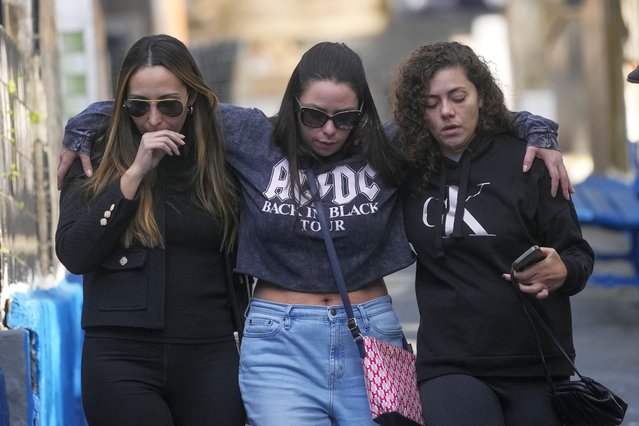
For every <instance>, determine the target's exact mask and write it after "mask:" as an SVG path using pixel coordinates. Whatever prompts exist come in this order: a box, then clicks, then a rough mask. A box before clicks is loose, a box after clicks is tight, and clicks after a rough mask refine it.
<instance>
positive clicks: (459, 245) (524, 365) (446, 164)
mask: <svg viewBox="0 0 639 426" xmlns="http://www.w3.org/2000/svg"><path fill="white" fill-rule="evenodd" d="M525 150H526V145H525V143H524V142H523V141H520V140H519V139H516V138H514V137H512V136H509V135H505V134H504V135H498V136H491V137H487V136H477V137H476V138H475V139H474V140H473V141H472V143H471V144H470V146H469V148H468V149H467V150H466V151H465V152H464V154H463V155H462V157H461V159H460V160H459V162H456V161H453V160H451V159H448V158H444V159H443V161H442V165H441V168H440V171H439V174H437V175H435V176H434V177H433V179H432V180H431V183H430V185H429V186H428V187H427V188H424V189H421V190H419V191H417V192H418V193H417V194H416V193H415V191H410V190H409V191H406V192H407V195H405V198H404V218H405V226H406V233H407V235H408V238H409V240H410V242H411V244H412V245H413V248H414V250H415V251H416V253H417V256H418V262H417V275H416V292H417V302H418V306H419V311H420V315H421V320H420V326H419V332H418V341H417V358H418V360H417V370H418V380H420V381H422V380H426V379H429V378H433V377H436V376H440V375H443V374H449V373H463V374H470V375H475V376H543V374H544V373H543V369H542V366H541V362H540V360H539V354H538V351H537V348H536V344H535V338H534V335H533V333H532V329H531V326H530V324H529V323H528V320H527V318H526V316H525V314H524V313H523V311H522V308H521V304H520V302H519V300H518V299H517V296H516V294H515V293H514V291H515V290H514V289H513V287H512V285H511V284H510V283H509V282H506V281H504V280H503V279H502V278H501V274H502V273H504V272H509V271H510V265H511V264H512V262H513V260H515V259H516V258H517V257H518V256H519V255H520V254H521V253H523V252H524V251H525V250H526V249H527V248H528V247H530V246H531V245H533V244H537V245H540V246H547V247H553V248H555V250H557V252H558V253H559V255H560V256H561V258H562V260H563V261H564V263H565V265H566V268H567V270H568V275H567V278H566V281H565V284H564V285H563V286H562V287H561V288H560V289H559V290H557V291H554V292H552V293H551V294H550V296H549V297H548V298H547V299H544V300H537V299H535V298H534V296H531V297H530V301H531V302H532V303H533V304H534V305H535V306H536V308H537V309H538V311H539V312H540V314H541V315H542V316H543V317H544V319H545V320H546V321H547V322H548V324H549V326H550V327H551V328H552V330H553V331H554V333H555V335H556V336H557V338H558V339H559V340H560V342H561V343H562V344H563V345H564V348H565V349H566V351H567V352H569V354H571V356H573V357H574V347H573V343H572V320H571V310H570V301H569V296H570V295H573V294H575V293H577V292H579V291H581V290H582V289H583V288H584V286H585V284H586V281H587V279H588V277H589V275H590V273H591V272H592V266H593V261H594V254H593V251H592V249H591V247H590V246H589V244H588V243H587V242H586V241H585V240H584V239H583V238H582V235H581V229H580V226H579V222H578V219H577V216H576V213H575V209H574V207H573V205H572V202H569V201H566V200H565V199H563V198H562V197H561V196H557V197H556V198H552V197H551V195H550V177H549V175H548V171H547V170H546V168H545V166H544V164H543V163H542V162H541V161H539V160H535V162H534V164H533V166H532V168H531V170H530V171H529V172H528V173H525V174H524V173H522V170H521V167H522V162H523V157H524V154H525ZM411 192H412V194H411ZM541 337H542V344H543V346H544V351H545V353H546V354H547V361H548V366H549V368H550V371H551V374H553V375H562V376H568V375H570V374H571V373H572V370H571V367H570V365H569V364H568V363H567V362H566V361H565V359H562V358H563V357H562V356H561V355H560V354H559V353H558V351H557V349H556V348H555V347H554V346H553V345H552V343H550V342H549V341H548V340H546V339H545V336H541Z"/></svg>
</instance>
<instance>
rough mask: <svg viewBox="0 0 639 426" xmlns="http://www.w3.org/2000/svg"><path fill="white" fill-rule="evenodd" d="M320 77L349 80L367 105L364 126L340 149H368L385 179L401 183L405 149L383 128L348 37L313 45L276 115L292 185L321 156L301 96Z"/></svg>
mask: <svg viewBox="0 0 639 426" xmlns="http://www.w3.org/2000/svg"><path fill="white" fill-rule="evenodd" d="M315 81H333V82H336V83H346V84H348V85H349V86H351V87H352V88H353V90H354V91H355V94H356V95H357V100H358V102H359V105H360V106H361V107H362V118H361V120H360V123H359V126H358V127H356V128H355V129H353V130H351V133H350V135H349V136H348V139H347V141H346V143H345V145H344V147H343V148H342V152H340V153H339V155H340V156H342V155H351V154H352V155H358V154H359V155H362V156H363V157H364V158H365V159H366V160H367V161H368V162H369V163H370V164H371V166H372V167H373V168H374V169H375V170H376V171H377V172H378V173H380V174H381V175H382V177H383V178H384V179H386V180H387V181H388V182H389V183H391V184H393V185H398V184H399V182H400V179H399V177H400V176H401V173H400V170H401V165H400V158H401V154H400V151H399V149H397V147H396V146H394V145H393V144H391V142H390V140H389V139H388V137H387V136H386V134H385V132H384V129H383V128H382V124H381V121H380V118H379V115H378V113H377V109H376V107H375V103H374V102H373V96H372V95H371V91H370V88H369V86H368V82H367V81H366V75H365V73H364V66H363V64H362V60H361V58H360V57H359V55H358V54H357V53H355V52H354V51H353V50H351V49H350V48H349V47H348V46H346V45H345V44H343V43H332V42H322V43H318V44H316V45H315V46H313V47H311V48H310V49H309V50H308V51H307V52H306V53H304V55H303V56H302V59H300V62H299V63H298V64H297V66H296V67H295V70H293V74H292V75H291V78H290V80H289V82H288V86H287V87H286V91H285V92H284V97H283V99H282V104H281V106H280V109H279V112H278V113H277V114H276V115H275V117H274V122H275V128H274V130H273V141H274V143H275V144H276V145H277V146H278V147H279V148H280V149H282V151H283V152H284V153H285V154H286V157H287V159H288V162H289V167H290V182H291V185H292V188H297V189H299V188H300V182H299V170H300V169H301V168H304V167H306V166H307V165H308V162H309V160H311V161H312V160H318V158H317V157H316V156H315V154H314V153H313V152H312V150H311V149H310V147H308V146H307V145H306V144H305V143H303V142H302V141H303V138H302V132H301V129H300V124H299V122H298V116H299V106H298V104H297V101H296V98H299V97H300V96H301V95H302V93H303V92H304V91H305V90H306V89H307V88H308V86H309V85H310V84H311V83H312V82H315ZM300 193H301V192H300Z"/></svg>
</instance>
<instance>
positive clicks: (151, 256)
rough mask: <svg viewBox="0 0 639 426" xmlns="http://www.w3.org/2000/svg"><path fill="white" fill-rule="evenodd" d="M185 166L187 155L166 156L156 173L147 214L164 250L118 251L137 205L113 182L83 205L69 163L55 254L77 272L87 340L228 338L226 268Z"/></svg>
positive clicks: (215, 229) (77, 170)
mask: <svg viewBox="0 0 639 426" xmlns="http://www.w3.org/2000/svg"><path fill="white" fill-rule="evenodd" d="M191 161H192V160H189V156H188V155H183V156H179V157H178V156H175V157H165V158H164V159H163V160H162V161H161V162H160V164H159V165H158V167H157V169H156V170H157V172H158V179H157V181H156V183H155V185H154V203H155V208H154V213H155V216H156V220H157V222H158V226H159V228H160V231H161V232H162V233H163V235H164V237H165V247H166V248H165V249H161V248H153V249H149V248H146V247H142V246H141V245H140V244H139V243H136V244H134V245H133V246H132V247H130V248H124V247H123V246H122V244H121V241H120V240H121V236H122V234H123V232H124V230H125V229H126V226H127V225H128V223H129V222H130V220H131V219H132V218H133V216H134V214H135V212H136V210H137V208H138V206H139V200H138V199H136V200H126V199H125V198H124V196H123V195H122V193H121V191H120V189H119V179H118V180H116V181H114V182H113V183H112V184H110V185H109V187H108V188H107V190H105V191H104V192H103V194H101V195H100V196H99V197H98V199H97V200H96V201H95V202H94V203H93V204H92V205H91V206H87V203H86V200H85V197H84V196H83V194H82V191H81V189H80V182H82V181H84V178H83V176H82V175H83V173H82V170H81V166H80V165H79V162H76V163H75V164H74V167H73V168H72V171H71V172H70V173H69V176H68V178H67V180H65V187H64V188H63V191H62V195H61V216H60V222H59V225H58V231H57V234H56V243H57V244H56V251H57V253H58V257H59V258H60V260H61V261H62V263H63V264H64V265H65V266H66V267H67V268H68V269H69V270H70V271H71V272H74V273H81V274H83V277H84V303H83V313H82V326H83V328H84V329H85V330H86V334H87V336H92V335H100V336H115V335H117V336H120V337H126V336H130V337H135V338H144V339H149V340H158V341H171V342H183V343H188V342H198V343H199V342H204V341H208V342H210V341H221V340H232V339H233V331H234V330H237V327H236V326H235V325H234V323H233V315H232V311H231V307H230V303H229V298H228V297H227V288H228V285H229V284H228V282H227V280H228V277H229V276H230V273H229V270H228V268H229V267H230V266H231V265H228V263H229V262H228V256H225V254H224V253H222V252H221V251H220V245H221V230H220V224H219V222H218V221H217V219H215V218H214V217H212V216H211V215H209V214H208V213H207V212H205V211H204V210H203V209H201V208H200V207H198V205H197V203H196V201H195V197H194V194H193V190H192V188H193V187H194V185H193V184H192V183H191V179H190V177H191V175H192V171H191V170H192V168H191V167H190V166H189V165H190V164H192V163H191ZM107 212H108V213H107Z"/></svg>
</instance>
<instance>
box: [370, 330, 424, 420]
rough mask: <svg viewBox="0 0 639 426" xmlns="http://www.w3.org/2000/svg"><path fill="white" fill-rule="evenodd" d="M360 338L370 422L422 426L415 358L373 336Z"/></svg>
mask: <svg viewBox="0 0 639 426" xmlns="http://www.w3.org/2000/svg"><path fill="white" fill-rule="evenodd" d="M363 339H364V347H365V348H366V357H365V358H362V366H363V367H364V381H365V383H366V392H367V394H368V401H369V403H370V406H371V414H372V416H373V420H374V421H375V422H376V423H379V424H382V425H424V419H423V418H422V403H421V399H420V397H419V389H418V387H417V375H416V371H415V355H413V353H412V352H409V351H407V350H405V349H402V348H400V347H397V346H395V345H392V344H390V343H386V342H384V341H381V340H379V339H375V338H374V337H370V336H364V337H363Z"/></svg>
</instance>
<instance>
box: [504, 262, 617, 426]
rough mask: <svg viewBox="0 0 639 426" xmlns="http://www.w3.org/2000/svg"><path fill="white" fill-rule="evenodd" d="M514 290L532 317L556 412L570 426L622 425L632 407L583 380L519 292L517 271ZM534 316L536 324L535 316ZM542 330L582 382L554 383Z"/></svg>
mask: <svg viewBox="0 0 639 426" xmlns="http://www.w3.org/2000/svg"><path fill="white" fill-rule="evenodd" d="M510 276H511V278H512V283H513V288H514V289H515V292H516V293H517V297H519V301H520V302H521V306H522V308H523V309H524V312H525V313H526V316H527V317H528V321H529V322H530V325H531V326H532V329H533V332H534V333H535V338H536V340H537V349H538V350H539V356H540V358H541V362H542V364H543V365H544V371H545V373H546V380H547V381H548V386H549V388H550V390H549V396H550V400H551V401H552V405H553V407H554V408H555V412H556V413H557V415H558V416H559V418H560V419H561V420H562V421H563V422H564V424H565V425H566V426H617V425H619V424H621V422H622V421H623V418H624V416H625V414H626V409H627V408H628V404H627V403H626V401H624V400H623V399H621V398H620V397H619V396H617V395H615V394H614V392H612V391H611V390H610V389H608V388H606V387H605V386H604V385H602V384H601V383H598V382H597V381H595V380H593V379H591V378H590V377H586V376H582V375H581V374H580V373H579V371H577V368H576V367H575V364H573V362H572V360H571V359H570V357H569V356H568V354H567V353H566V351H565V350H564V348H563V347H562V346H561V344H560V343H559V341H558V340H557V338H556V337H555V335H554V334H553V333H552V331H551V330H550V328H549V327H548V325H547V324H546V323H545V322H544V320H543V319H542V318H541V316H540V315H539V312H537V310H536V309H535V308H534V307H533V305H532V304H531V303H530V301H528V300H527V299H526V298H525V297H523V295H522V294H521V292H520V291H519V289H518V288H517V280H516V279H515V271H514V269H512V270H511V271H510ZM531 313H532V316H534V320H533V318H532V316H531ZM535 320H536V322H537V323H538V324H539V326H540V327H541V328H542V329H543V330H544V331H545V332H546V333H547V334H548V336H549V337H550V339H551V340H552V342H553V343H554V344H555V345H556V346H557V347H558V348H559V350H560V351H561V353H562V354H563V355H564V356H565V357H566V359H567V360H568V362H569V363H570V365H571V366H572V369H573V370H574V372H575V374H576V375H577V376H578V377H579V380H573V381H568V382H564V383H553V381H552V377H551V375H550V372H549V371H548V367H547V366H546V359H545V357H544V352H543V350H542V347H541V342H540V341H539V335H538V334H537V326H536V325H535Z"/></svg>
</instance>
